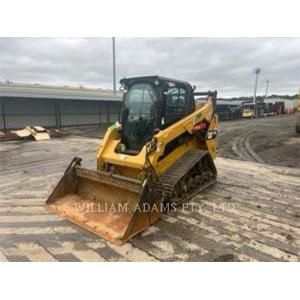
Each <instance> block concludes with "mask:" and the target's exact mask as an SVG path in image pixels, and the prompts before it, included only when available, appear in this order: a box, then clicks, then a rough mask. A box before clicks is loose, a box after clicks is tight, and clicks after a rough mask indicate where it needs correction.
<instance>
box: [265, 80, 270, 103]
mask: <svg viewBox="0 0 300 300" xmlns="http://www.w3.org/2000/svg"><path fill="white" fill-rule="evenodd" d="M269 83H270V80H267V86H266V93H265V100H266V99H267V95H268V91H269Z"/></svg>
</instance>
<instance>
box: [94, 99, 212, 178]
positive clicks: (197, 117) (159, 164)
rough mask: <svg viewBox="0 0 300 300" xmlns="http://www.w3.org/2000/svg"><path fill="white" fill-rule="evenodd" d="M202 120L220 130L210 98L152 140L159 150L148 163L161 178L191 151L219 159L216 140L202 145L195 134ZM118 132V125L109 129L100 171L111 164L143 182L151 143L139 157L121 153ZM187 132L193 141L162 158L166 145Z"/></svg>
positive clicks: (98, 159) (100, 157)
mask: <svg viewBox="0 0 300 300" xmlns="http://www.w3.org/2000/svg"><path fill="white" fill-rule="evenodd" d="M203 120H206V121H208V122H209V123H210V127H209V130H217V117H216V115H214V109H213V102H212V99H211V98H209V99H208V101H207V103H206V104H205V105H202V106H201V107H198V108H197V109H196V110H195V111H194V112H193V113H191V114H190V115H188V116H186V117H185V118H183V119H181V120H179V121H178V122H176V123H174V124H172V125H171V126H169V127H168V128H166V129H164V130H161V131H160V132H159V133H157V134H156V135H154V137H153V140H152V141H154V140H155V143H156V149H155V150H154V151H151V152H150V153H149V160H150V162H151V164H152V166H153V168H154V169H155V171H156V173H157V174H158V175H161V174H163V173H164V172H165V171H166V170H167V169H168V168H169V167H170V166H172V165H173V164H174V162H175V161H176V160H178V159H179V158H180V157H181V156H182V155H184V154H185V153H186V152H187V151H189V150H192V149H202V150H207V151H208V152H209V153H210V155H211V156H212V158H215V157H216V138H214V139H211V140H207V139H206V140H205V141H204V142H200V140H199V139H197V138H196V137H195V136H193V135H192V132H193V128H194V126H195V125H196V124H198V123H200V122H201V121H203ZM119 129H120V127H118V126H115V125H113V126H111V127H110V128H108V130H107V132H106V134H105V136H104V139H103V142H102V145H101V146H100V148H99V151H98V154H97V169H98V170H99V171H103V170H105V166H106V165H107V164H110V165H113V166H114V167H115V168H116V170H117V173H119V174H120V175H126V176H129V177H133V178H138V179H142V178H143V176H144V174H145V172H143V171H146V150H147V147H150V145H151V142H148V143H147V144H146V145H145V146H144V147H143V148H142V150H141V151H140V152H139V153H138V154H137V155H128V154H123V153H118V152H117V151H116V149H117V148H118V146H119V144H120V136H119ZM185 132H189V133H190V134H191V138H190V139H188V140H187V141H186V142H185V143H184V144H182V145H180V146H178V147H177V148H176V149H174V150H173V151H172V152H171V153H169V154H168V155H167V156H166V157H163V154H164V151H165V147H166V145H167V144H168V143H169V142H171V141H173V140H174V139H176V138H177V137H178V136H180V135H181V134H183V133H185Z"/></svg>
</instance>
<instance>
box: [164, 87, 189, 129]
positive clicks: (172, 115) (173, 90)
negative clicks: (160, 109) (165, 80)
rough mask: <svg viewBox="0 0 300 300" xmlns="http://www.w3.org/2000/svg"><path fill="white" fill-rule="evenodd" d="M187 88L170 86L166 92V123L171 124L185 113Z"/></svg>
mask: <svg viewBox="0 0 300 300" xmlns="http://www.w3.org/2000/svg"><path fill="white" fill-rule="evenodd" d="M186 100H187V95H186V90H185V89H184V88H181V87H176V86H175V87H170V88H169V89H168V91H167V93H166V124H171V123H174V122H175V121H177V120H178V119H181V118H182V117H183V116H184V115H185V108H186Z"/></svg>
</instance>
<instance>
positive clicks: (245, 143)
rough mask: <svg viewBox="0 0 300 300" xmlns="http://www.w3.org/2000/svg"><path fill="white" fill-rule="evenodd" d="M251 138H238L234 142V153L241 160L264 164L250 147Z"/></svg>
mask: <svg viewBox="0 0 300 300" xmlns="http://www.w3.org/2000/svg"><path fill="white" fill-rule="evenodd" d="M250 139H251V136H248V137H244V136H237V137H235V138H234V140H233V142H232V147H231V149H232V151H233V152H234V154H235V155H236V156H237V157H238V158H239V159H241V160H246V161H254V162H259V163H264V161H263V160H262V159H261V158H260V157H259V156H258V155H257V153H256V152H255V151H254V150H253V149H252V148H251V146H250Z"/></svg>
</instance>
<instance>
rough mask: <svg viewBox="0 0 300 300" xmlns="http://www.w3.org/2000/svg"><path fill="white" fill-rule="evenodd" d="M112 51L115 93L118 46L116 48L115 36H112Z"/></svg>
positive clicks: (114, 87)
mask: <svg viewBox="0 0 300 300" xmlns="http://www.w3.org/2000/svg"><path fill="white" fill-rule="evenodd" d="M112 52H113V90H114V95H115V94H116V48H115V38H114V37H113V38H112Z"/></svg>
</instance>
